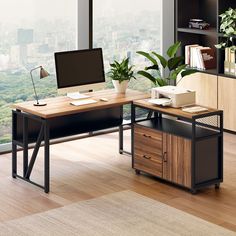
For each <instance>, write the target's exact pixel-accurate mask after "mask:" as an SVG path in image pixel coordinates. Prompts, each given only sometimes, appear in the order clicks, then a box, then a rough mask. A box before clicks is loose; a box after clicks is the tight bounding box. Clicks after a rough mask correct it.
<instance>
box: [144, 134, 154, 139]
mask: <svg viewBox="0 0 236 236" xmlns="http://www.w3.org/2000/svg"><path fill="white" fill-rule="evenodd" d="M143 136H144V137H145V138H152V136H150V135H146V134H144V135H143Z"/></svg>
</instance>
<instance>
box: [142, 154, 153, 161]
mask: <svg viewBox="0 0 236 236" xmlns="http://www.w3.org/2000/svg"><path fill="white" fill-rule="evenodd" d="M143 158H145V159H147V160H150V159H151V157H148V156H146V155H143Z"/></svg>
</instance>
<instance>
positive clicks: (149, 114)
mask: <svg viewBox="0 0 236 236" xmlns="http://www.w3.org/2000/svg"><path fill="white" fill-rule="evenodd" d="M152 115H153V111H152V110H150V111H149V112H148V115H147V120H150V119H151V118H152Z"/></svg>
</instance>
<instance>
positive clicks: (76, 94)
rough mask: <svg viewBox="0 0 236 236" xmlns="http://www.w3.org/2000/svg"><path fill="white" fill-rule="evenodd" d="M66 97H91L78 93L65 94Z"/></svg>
mask: <svg viewBox="0 0 236 236" xmlns="http://www.w3.org/2000/svg"><path fill="white" fill-rule="evenodd" d="M67 97H69V98H71V99H86V98H90V97H91V96H89V95H86V94H82V93H79V92H75V93H67Z"/></svg>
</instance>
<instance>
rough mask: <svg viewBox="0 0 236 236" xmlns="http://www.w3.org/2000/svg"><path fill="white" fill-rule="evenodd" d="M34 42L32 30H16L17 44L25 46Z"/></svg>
mask: <svg viewBox="0 0 236 236" xmlns="http://www.w3.org/2000/svg"><path fill="white" fill-rule="evenodd" d="M33 42H34V30H33V29H18V30H17V44H19V45H27V44H30V43H33Z"/></svg>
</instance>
